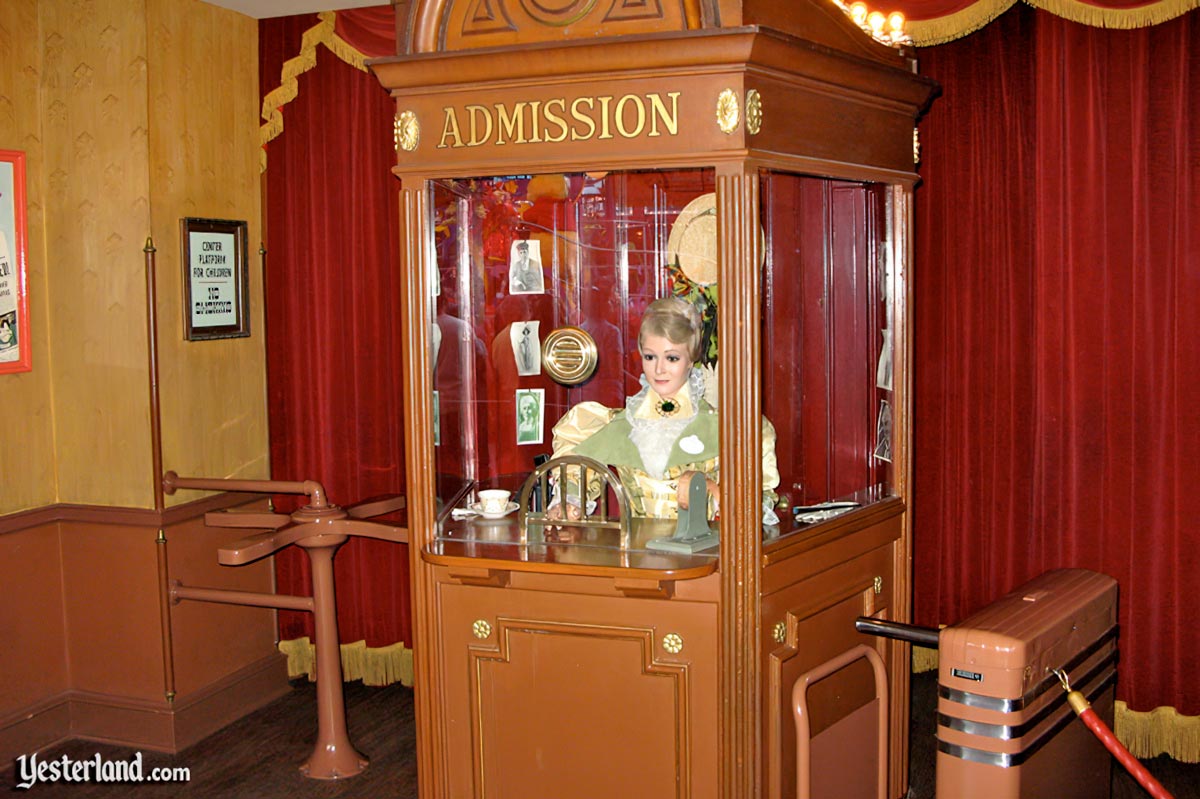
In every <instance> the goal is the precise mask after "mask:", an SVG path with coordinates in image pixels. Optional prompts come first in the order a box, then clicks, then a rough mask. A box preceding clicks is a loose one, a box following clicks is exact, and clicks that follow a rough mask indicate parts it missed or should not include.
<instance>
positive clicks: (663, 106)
mask: <svg viewBox="0 0 1200 799" xmlns="http://www.w3.org/2000/svg"><path fill="white" fill-rule="evenodd" d="M679 95H680V92H666V93H665V94H659V93H658V92H649V93H647V94H645V95H641V94H625V95H621V96H620V97H615V96H612V95H604V96H597V97H576V98H574V99H573V100H571V101H570V102H569V104H568V101H567V99H566V98H564V97H555V98H552V99H550V100H544V101H543V100H521V101H519V102H516V103H513V104H512V105H511V106H509V105H507V104H505V103H495V104H494V105H492V106H485V105H478V104H471V105H466V106H462V107H461V108H459V107H456V106H446V107H444V108H443V109H442V113H443V120H442V137H441V140H440V141H439V142H438V145H437V146H438V149H446V148H452V149H457V148H460V147H479V146H481V145H485V144H494V145H496V146H504V145H507V144H540V143H542V142H547V143H551V144H554V143H558V142H562V141H566V140H567V139H568V138H569V139H570V140H571V141H588V140H590V139H615V138H618V137H620V138H623V139H635V138H638V137H640V136H646V137H654V136H663V135H667V136H677V135H678V134H679ZM464 132H465V133H466V134H467V135H466V137H465V138H464V136H463V134H464Z"/></svg>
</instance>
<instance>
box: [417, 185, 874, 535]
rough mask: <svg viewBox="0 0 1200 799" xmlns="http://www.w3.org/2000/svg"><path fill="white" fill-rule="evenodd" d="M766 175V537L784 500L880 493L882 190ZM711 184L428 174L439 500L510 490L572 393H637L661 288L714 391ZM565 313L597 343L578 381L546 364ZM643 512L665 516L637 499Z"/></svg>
mask: <svg viewBox="0 0 1200 799" xmlns="http://www.w3.org/2000/svg"><path fill="white" fill-rule="evenodd" d="M761 189H762V191H761V201H762V224H763V233H764V242H765V244H766V248H765V258H764V263H763V268H762V280H763V299H764V307H763V353H762V354H763V361H762V362H763V374H762V397H763V412H764V416H765V417H766V419H767V420H768V421H769V422H770V425H768V429H771V430H774V432H775V433H776V436H775V437H774V438H773V443H774V453H773V459H774V460H773V462H772V463H771V464H770V467H771V468H767V466H768V464H767V462H766V461H767V456H766V455H764V474H766V475H767V476H768V480H770V481H771V482H772V485H770V486H767V485H764V487H763V488H764V498H765V501H767V502H768V503H769V504H770V505H772V506H773V507H771V508H768V509H767V510H768V511H774V512H777V513H778V517H779V518H778V519H777V520H772V519H771V518H770V513H769V512H768V513H766V514H765V515H764V521H765V522H767V523H768V524H770V523H771V522H772V521H778V526H776V525H774V524H770V526H769V527H768V532H775V533H777V532H779V531H780V530H781V529H782V531H784V532H786V531H788V530H791V529H795V528H796V527H799V526H803V524H804V523H805V519H804V518H802V517H796V516H794V515H793V509H794V508H795V507H802V508H803V507H805V506H810V505H820V504H822V503H826V502H830V501H833V500H844V501H847V502H858V503H861V504H866V503H867V502H869V501H874V499H877V498H880V497H883V496H887V495H889V494H890V484H891V472H890V458H891V455H890V441H891V438H890V427H889V424H890V423H889V421H888V418H887V415H888V410H889V407H890V397H891V386H890V368H888V367H890V363H891V360H890V358H891V356H890V350H889V348H888V336H889V327H890V322H889V319H890V316H889V312H888V305H889V302H890V297H891V292H890V290H889V288H888V286H889V281H890V276H889V274H888V268H887V264H886V257H885V255H886V248H885V246H884V241H883V238H882V234H883V231H885V230H886V229H887V227H888V226H887V224H885V223H886V218H885V215H886V213H887V210H888V209H887V208H886V207H885V201H886V197H887V196H888V195H887V192H886V191H885V190H884V189H885V187H882V186H878V185H873V184H864V183H855V182H850V181H834V180H829V179H823V178H814V177H805V176H797V175H790V174H784V173H773V172H767V173H763V174H762V176H761ZM714 192H715V173H714V171H713V170H711V169H678V170H647V171H629V172H612V173H576V174H551V175H531V176H530V175H524V176H504V177H482V178H473V179H455V180H449V179H446V180H438V181H433V182H432V183H431V186H430V195H431V197H430V199H431V202H430V208H431V214H432V219H431V222H432V229H433V236H434V240H433V259H432V260H433V263H432V264H431V272H432V274H431V277H432V280H431V284H432V291H433V294H434V295H435V296H434V307H435V319H434V326H433V330H432V331H431V348H432V352H431V353H430V355H431V361H432V364H433V371H434V373H433V387H434V398H433V400H434V409H435V413H434V419H435V430H434V444H435V462H436V468H437V472H438V495H439V497H438V498H439V501H440V502H441V503H443V504H444V505H448V504H453V503H458V502H460V501H461V500H462V498H463V496H464V492H466V491H467V490H468V489H471V488H476V489H481V488H486V487H491V486H499V487H504V488H507V489H510V490H515V489H516V488H518V487H519V486H520V483H521V482H522V480H523V479H524V477H525V476H526V475H528V474H529V473H530V472H531V471H532V470H533V469H534V467H535V466H536V465H537V464H538V463H539V462H541V461H542V460H543V459H545V458H548V457H549V456H550V455H551V454H552V447H553V429H554V426H555V424H556V423H557V422H559V421H560V420H561V419H563V417H564V415H566V414H567V413H568V411H572V409H575V408H576V407H577V406H579V405H580V403H587V402H591V403H596V404H598V405H599V406H602V407H604V408H607V409H622V408H625V407H626V399H627V398H628V397H630V396H634V395H636V394H637V393H638V392H639V390H641V388H642V385H641V380H642V376H643V359H642V353H641V352H640V351H639V344H638V332H639V328H640V325H641V322H642V318H643V315H644V314H645V311H646V308H647V306H648V305H649V304H650V303H651V302H653V301H655V300H656V299H660V298H664V297H671V296H675V297H681V298H683V299H685V300H686V301H688V302H689V303H691V305H692V306H693V307H694V308H695V309H696V311H697V319H698V324H699V328H700V345H699V347H698V354H697V357H696V359H695V366H696V367H697V368H698V372H697V375H698V376H697V379H698V380H699V381H700V382H701V383H702V385H700V387H699V389H698V390H699V391H700V392H701V393H702V394H703V395H705V396H707V397H709V398H710V399H711V400H712V402H711V405H712V406H714V407H715V406H717V404H718V403H717V397H716V391H717V389H716V373H715V368H716V365H717V362H718V353H719V342H718V341H717V329H716V320H717V315H718V313H719V310H720V309H719V297H720V294H719V291H718V286H717V284H716V272H717V269H716V235H717V220H716V202H715V194H714ZM572 328H577V329H579V330H582V331H585V332H586V333H587V335H588V336H589V337H590V338H591V340H593V341H594V342H595V353H596V361H595V364H594V371H593V372H591V373H590V376H587V377H586V379H583V380H582V381H575V380H569V379H568V380H563V379H560V372H561V369H559V370H556V369H555V368H554V367H555V365H556V364H555V363H553V362H550V361H547V357H548V356H547V352H548V351H549V350H548V348H547V346H546V345H547V341H548V339H549V340H552V341H553V340H554V339H555V337H557V336H558V335H560V334H561V333H562V332H563V331H565V330H569V329H572ZM558 366H560V367H561V364H558ZM776 466H777V469H776ZM776 481H777V482H778V487H777V488H776V487H775V482H776ZM772 489H775V490H774V491H773V490H772ZM627 490H628V489H627ZM776 491H777V492H778V493H777V494H776ZM610 507H613V506H611V505H610ZM643 511H645V513H646V515H664V514H657V513H653V512H651V505H650V501H649V500H647V502H646V506H645V507H644V508H643ZM673 514H674V509H673V508H672V509H671V510H670V513H669V514H665V515H673ZM797 519H799V521H797Z"/></svg>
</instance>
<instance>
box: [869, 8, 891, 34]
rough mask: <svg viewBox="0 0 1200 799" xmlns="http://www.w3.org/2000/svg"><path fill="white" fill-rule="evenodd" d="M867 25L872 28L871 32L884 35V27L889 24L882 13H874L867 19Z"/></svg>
mask: <svg viewBox="0 0 1200 799" xmlns="http://www.w3.org/2000/svg"><path fill="white" fill-rule="evenodd" d="M867 24H868V25H870V26H871V30H872V31H874V32H875V33H883V26H884V25H885V24H887V17H885V16H884V15H883V12H882V11H872V12H871V14H870V15H869V16H868V17H867Z"/></svg>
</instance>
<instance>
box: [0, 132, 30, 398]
mask: <svg viewBox="0 0 1200 799" xmlns="http://www.w3.org/2000/svg"><path fill="white" fill-rule="evenodd" d="M27 229H28V228H27V220H26V217H25V153H23V152H20V151H19V150H0V374H11V373H14V372H28V371H30V370H31V369H32V368H33V363H32V358H31V355H30V341H29V298H28V294H27V291H28V288H27V284H26V273H25V260H26V253H27V251H28V249H27V244H26V231H27Z"/></svg>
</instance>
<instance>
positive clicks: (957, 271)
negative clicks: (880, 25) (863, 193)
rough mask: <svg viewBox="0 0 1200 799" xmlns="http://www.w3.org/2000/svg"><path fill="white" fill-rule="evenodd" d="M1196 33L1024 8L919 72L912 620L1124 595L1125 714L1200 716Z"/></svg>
mask: <svg viewBox="0 0 1200 799" xmlns="http://www.w3.org/2000/svg"><path fill="white" fill-rule="evenodd" d="M1196 42H1200V14H1197V13H1195V12H1193V13H1190V14H1186V15H1184V16H1182V17H1179V18H1177V19H1175V20H1172V21H1170V22H1166V23H1163V24H1161V25H1158V26H1154V27H1149V28H1141V29H1137V30H1133V31H1113V30H1104V29H1099V28H1091V27H1085V26H1082V25H1079V24H1076V23H1072V22H1068V21H1066V20H1063V19H1060V18H1058V17H1055V16H1052V15H1049V14H1046V13H1044V12H1039V11H1034V10H1032V9H1029V8H1028V7H1026V6H1023V5H1019V6H1017V7H1015V8H1013V9H1012V10H1010V11H1008V12H1006V13H1005V14H1004V15H1003V16H1002V17H1001V18H1000V19H999V20H997V22H995V23H993V24H992V25H990V26H988V27H987V28H985V29H984V30H982V31H980V32H979V33H976V34H974V35H972V36H970V37H968V38H965V39H961V40H958V41H955V42H951V43H949V44H946V45H941V46H938V47H934V48H928V49H925V50H922V51H921V53H920V62H921V71H922V73H924V74H926V75H929V76H931V77H933V78H935V79H936V80H938V81H939V82H941V84H942V86H943V90H944V92H943V96H942V97H941V98H940V99H939V100H937V101H936V102H935V104H934V106H933V108H932V110H931V112H930V114H929V115H928V117H927V118H926V119H925V120H924V121H923V122H922V124H921V142H922V164H921V167H920V171H921V175H922V178H923V185H922V186H920V187H919V188H918V190H917V214H918V224H917V237H916V249H917V256H916V270H915V273H916V295H915V296H916V300H915V302H916V328H917V329H916V357H915V362H916V370H917V372H916V387H915V408H916V420H915V423H916V429H915V434H916V441H915V466H916V481H915V514H914V529H915V553H914V564H915V566H914V570H915V586H916V588H915V607H916V619H917V621H918V622H920V623H924V624H933V623H938V622H945V623H952V622H955V621H957V620H958V619H960V618H962V617H963V616H965V615H966V614H968V613H970V612H972V611H974V610H976V609H978V608H980V607H982V606H983V605H985V604H987V603H988V602H990V601H991V600H993V599H995V598H996V597H998V596H1000V595H1001V594H1003V593H1005V592H1006V591H1008V590H1010V589H1011V588H1013V587H1014V586H1015V585H1016V584H1018V583H1020V582H1022V581H1024V580H1026V579H1028V578H1030V577H1033V576H1035V575H1037V574H1039V573H1041V572H1042V571H1045V570H1047V569H1051V568H1056V567H1063V566H1079V567H1084V568H1089V569H1094V570H1096V571H1100V572H1104V573H1106V574H1109V575H1112V576H1113V577H1115V578H1116V579H1117V580H1118V581H1119V583H1120V587H1121V599H1120V602H1121V605H1120V622H1121V639H1120V641H1121V643H1120V645H1121V652H1122V655H1121V666H1120V670H1119V671H1120V682H1119V685H1118V698H1120V699H1123V700H1125V701H1126V702H1127V703H1128V705H1129V706H1130V708H1132V709H1134V710H1149V709H1152V708H1154V707H1156V706H1160V705H1169V706H1174V707H1175V708H1176V709H1177V710H1178V711H1179V712H1181V713H1184V714H1187V715H1194V714H1197V713H1200V680H1196V679H1195V677H1194V675H1193V674H1192V673H1191V670H1190V668H1189V667H1190V665H1191V664H1193V663H1195V662H1197V661H1200V635H1197V634H1196V632H1195V630H1194V628H1193V626H1192V623H1191V621H1190V620H1189V619H1190V616H1191V614H1190V612H1189V611H1188V609H1187V607H1186V605H1185V601H1187V600H1190V598H1191V597H1190V591H1189V589H1191V588H1194V587H1195V586H1196V583H1197V578H1200V557H1198V555H1197V553H1198V551H1200V489H1198V488H1197V486H1200V465H1198V464H1200V461H1198V460H1197V457H1196V452H1197V448H1198V446H1200V427H1198V425H1197V422H1196V420H1195V413H1194V410H1193V407H1192V406H1193V404H1194V403H1195V401H1196V399H1197V398H1198V397H1200V369H1198V368H1197V367H1198V365H1200V309H1198V306H1197V301H1198V300H1200V51H1198V50H1197V48H1196V46H1195V45H1196Z"/></svg>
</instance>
